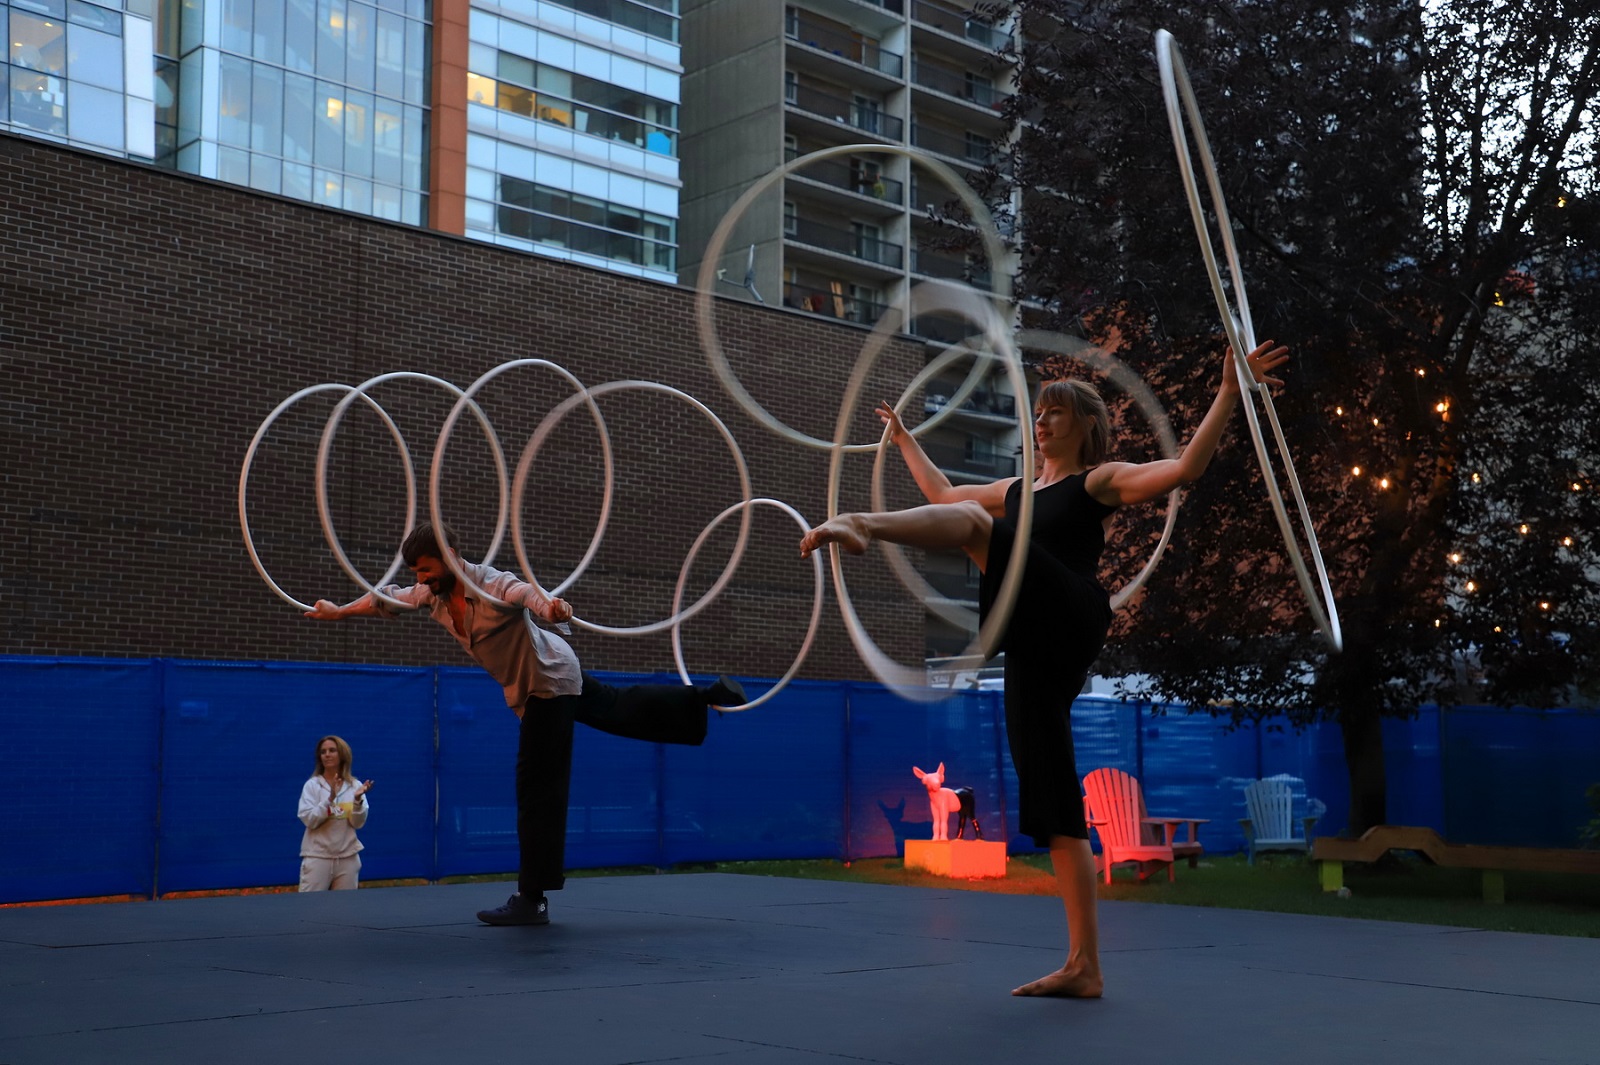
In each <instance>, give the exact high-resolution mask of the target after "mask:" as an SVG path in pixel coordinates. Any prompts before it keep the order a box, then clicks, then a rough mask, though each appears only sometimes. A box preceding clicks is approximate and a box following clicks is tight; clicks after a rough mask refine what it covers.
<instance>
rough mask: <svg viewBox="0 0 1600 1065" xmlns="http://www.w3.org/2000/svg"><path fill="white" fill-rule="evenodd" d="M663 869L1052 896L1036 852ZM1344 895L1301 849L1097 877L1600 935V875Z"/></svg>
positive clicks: (1377, 870)
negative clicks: (999, 868)
mask: <svg viewBox="0 0 1600 1065" xmlns="http://www.w3.org/2000/svg"><path fill="white" fill-rule="evenodd" d="M654 872H656V870H654V869H647V868H628V869H588V870H575V871H572V872H571V873H569V875H570V876H617V875H623V874H630V873H639V874H649V873H654ZM665 872H669V873H673V872H684V873H704V872H718V873H739V874H745V875H751V876H787V877H800V878H806V879H817V880H848V881H852V882H855V883H865V884H895V885H899V886H903V887H920V888H939V889H942V890H947V891H948V890H951V889H955V890H961V891H992V892H1001V893H1005V894H1010V895H1054V894H1055V878H1054V877H1053V876H1051V874H1050V861H1049V858H1048V857H1046V856H1045V855H1042V854H1023V855H1014V856H1013V857H1012V858H1011V861H1010V863H1009V867H1008V869H1007V873H1006V876H1005V878H1004V879H990V880H954V879H951V878H949V877H943V876H934V875H932V874H931V873H927V872H924V871H923V870H920V869H918V870H910V871H908V870H907V869H906V868H905V864H904V863H903V862H902V861H901V860H900V859H898V858H865V859H860V860H857V861H854V862H851V863H850V864H849V865H848V866H847V865H845V864H844V863H842V862H837V861H822V860H813V861H768V862H706V863H698V864H690V865H684V866H679V867H677V868H675V869H671V870H665ZM1344 882H1345V886H1346V887H1348V888H1349V889H1350V897H1348V898H1340V897H1338V896H1337V895H1334V894H1332V893H1329V892H1324V891H1322V890H1321V887H1320V886H1319V884H1318V883H1317V872H1316V866H1315V864H1314V863H1312V862H1311V861H1309V860H1307V859H1306V858H1304V857H1301V856H1299V855H1270V854H1269V855H1262V856H1260V857H1259V858H1257V860H1256V864H1255V865H1254V866H1251V865H1248V864H1246V862H1245V859H1244V857H1243V856H1234V855H1230V856H1225V857H1214V858H1202V859H1201V861H1200V866H1199V868H1197V869H1190V868H1189V867H1188V866H1187V865H1183V864H1180V865H1179V867H1178V876H1177V880H1176V882H1174V883H1170V884H1169V883H1168V882H1167V880H1166V878H1165V875H1164V874H1157V876H1156V877H1155V878H1153V879H1151V880H1149V881H1146V882H1145V883H1142V884H1141V883H1139V882H1138V879H1137V877H1136V876H1135V873H1134V871H1133V867H1132V866H1129V867H1127V869H1126V870H1123V869H1118V870H1115V871H1114V872H1113V874H1112V882H1111V883H1110V884H1109V885H1108V884H1104V883H1102V884H1100V897H1101V898H1102V899H1115V900H1117V901H1119V902H1157V903H1171V904H1175V905H1180V906H1222V907H1228V908H1232V909H1239V910H1269V911H1273V912H1277V913H1307V914H1315V915H1318V916H1323V917H1363V918H1367V919H1370V920H1378V921H1410V922H1414V923H1416V924H1439V925H1456V926H1460V927H1465V928H1485V929H1492V930H1496V931H1502V932H1536V933H1540V934H1544V935H1562V936H1591V937H1596V938H1600V878H1597V877H1593V876H1584V875H1582V874H1554V873H1518V872H1509V873H1507V874H1506V901H1505V902H1504V903H1503V904H1498V905H1497V904H1491V903H1486V902H1484V901H1483V897H1482V886H1481V879H1480V874H1479V873H1478V872H1477V871H1475V870H1470V869H1443V868H1440V867H1438V866H1434V865H1431V864H1429V863H1427V862H1425V861H1422V860H1420V859H1417V860H1411V859H1401V860H1398V861H1395V862H1393V863H1390V864H1388V865H1359V864H1354V863H1347V864H1346V865H1345V869H1344Z"/></svg>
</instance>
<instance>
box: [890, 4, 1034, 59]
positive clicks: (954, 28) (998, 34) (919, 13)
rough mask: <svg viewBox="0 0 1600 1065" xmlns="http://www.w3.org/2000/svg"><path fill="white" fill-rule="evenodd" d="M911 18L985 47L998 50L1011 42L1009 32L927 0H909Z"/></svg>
mask: <svg viewBox="0 0 1600 1065" xmlns="http://www.w3.org/2000/svg"><path fill="white" fill-rule="evenodd" d="M911 18H912V20H913V21H915V22H920V23H922V24H923V25H925V26H932V27H933V28H934V29H936V30H943V31H944V32H946V33H948V34H951V35H953V36H956V37H965V38H966V39H967V40H969V41H972V42H974V43H976V44H980V45H982V46H983V47H985V48H993V49H995V50H999V49H1001V48H1003V47H1005V46H1007V45H1009V44H1010V43H1011V34H1009V33H1006V32H1005V31H1003V30H997V29H995V28H994V27H993V26H991V25H989V24H988V23H987V22H979V21H977V20H976V19H969V18H967V16H966V15H965V14H963V13H962V12H960V11H958V10H954V9H951V8H948V7H945V6H943V5H941V4H930V3H929V2H928V0H911Z"/></svg>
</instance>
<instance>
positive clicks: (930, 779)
mask: <svg viewBox="0 0 1600 1065" xmlns="http://www.w3.org/2000/svg"><path fill="white" fill-rule="evenodd" d="M911 771H912V772H913V773H915V774H916V775H917V779H918V780H920V781H922V786H923V787H925V788H927V789H928V809H929V810H930V811H931V812H932V813H933V838H934V839H935V840H945V841H948V840H949V839H950V815H951V814H955V815H956V839H964V838H965V837H966V834H967V820H968V819H969V818H970V819H971V820H972V834H973V836H974V837H975V838H977V839H982V838H983V829H982V828H980V827H979V826H978V815H977V812H976V806H975V805H974V804H973V801H972V789H971V788H947V787H945V786H944V763H943V762H940V763H939V768H938V769H936V770H934V771H933V772H932V773H924V772H923V771H922V770H920V769H918V768H917V767H916V766H912V767H911Z"/></svg>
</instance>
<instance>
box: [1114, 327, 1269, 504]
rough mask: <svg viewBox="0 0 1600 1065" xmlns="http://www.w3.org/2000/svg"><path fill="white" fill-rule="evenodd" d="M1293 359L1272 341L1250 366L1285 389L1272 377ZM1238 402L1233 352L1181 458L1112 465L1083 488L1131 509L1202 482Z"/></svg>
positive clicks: (1258, 349) (1258, 350) (1262, 346)
mask: <svg viewBox="0 0 1600 1065" xmlns="http://www.w3.org/2000/svg"><path fill="white" fill-rule="evenodd" d="M1288 359H1289V349H1288V348H1286V347H1283V346H1281V345H1277V344H1275V343H1274V342H1273V341H1271V340H1268V341H1266V342H1264V343H1262V344H1260V345H1258V346H1257V347H1256V349H1255V350H1254V351H1252V352H1251V353H1250V354H1249V355H1248V356H1247V357H1246V360H1245V361H1246V362H1248V363H1249V365H1250V372H1251V373H1252V374H1254V375H1255V379H1256V380H1257V381H1263V382H1265V383H1267V384H1269V385H1281V384H1283V382H1282V381H1281V380H1279V379H1278V378H1276V377H1273V376H1271V373H1272V371H1273V370H1276V369H1277V368H1278V367H1279V366H1282V365H1283V364H1284V363H1285V362H1287V361H1288ZM1238 402H1239V377H1238V374H1237V373H1236V372H1235V370H1234V366H1233V351H1232V349H1229V351H1228V353H1227V354H1226V355H1225V356H1224V357H1223V365H1222V383H1221V385H1220V386H1219V387H1218V388H1217V398H1216V399H1215V400H1213V401H1212V403H1211V409H1210V410H1208V411H1206V416H1205V417H1204V418H1202V419H1201V421H1200V426H1199V428H1197V429H1195V431H1194V435H1193V436H1191V437H1190V438H1189V442H1188V443H1187V444H1185V445H1184V447H1183V452H1182V453H1181V454H1180V455H1179V456H1178V457H1177V458H1175V459H1158V460H1156V461H1155V462H1138V463H1134V462H1108V463H1106V464H1105V465H1103V466H1099V467H1097V468H1096V469H1094V470H1093V471H1091V472H1090V474H1089V477H1088V479H1087V481H1086V483H1085V485H1084V487H1085V488H1086V489H1087V490H1088V492H1089V494H1090V495H1092V496H1094V498H1096V499H1098V500H1099V501H1100V502H1102V503H1105V504H1107V505H1110V506H1126V505H1127V504H1129V503H1145V502H1148V501H1150V500H1152V499H1159V498H1161V497H1162V496H1164V495H1166V494H1167V493H1168V492H1170V491H1172V490H1173V489H1174V488H1179V487H1181V486H1183V485H1186V484H1188V483H1190V482H1191V481H1197V480H1199V479H1200V475H1201V474H1203V473H1205V472H1206V467H1207V466H1209V465H1210V464H1211V456H1212V455H1215V454H1216V452H1217V445H1218V443H1220V442H1221V440H1222V432H1223V430H1224V429H1226V428H1227V426H1228V418H1229V417H1230V416H1231V415H1232V414H1233V408H1234V407H1235V406H1237V405H1238Z"/></svg>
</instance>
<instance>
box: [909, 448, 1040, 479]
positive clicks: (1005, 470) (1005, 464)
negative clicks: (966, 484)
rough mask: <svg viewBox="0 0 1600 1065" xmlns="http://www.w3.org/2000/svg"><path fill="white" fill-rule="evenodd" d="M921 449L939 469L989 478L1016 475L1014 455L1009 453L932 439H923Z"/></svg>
mask: <svg viewBox="0 0 1600 1065" xmlns="http://www.w3.org/2000/svg"><path fill="white" fill-rule="evenodd" d="M922 450H923V451H924V452H925V453H926V454H927V456H928V458H930V459H932V460H933V464H934V465H935V466H938V467H939V468H940V469H941V470H949V471H952V472H955V473H964V474H971V475H974V476H978V477H989V478H999V477H1015V476H1016V475H1017V460H1016V457H1015V456H1014V455H1011V454H1009V453H1003V452H1000V451H991V450H989V449H987V448H981V447H972V446H967V447H963V446H961V445H960V444H941V443H938V442H932V441H925V442H924V443H923V445H922Z"/></svg>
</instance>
